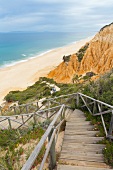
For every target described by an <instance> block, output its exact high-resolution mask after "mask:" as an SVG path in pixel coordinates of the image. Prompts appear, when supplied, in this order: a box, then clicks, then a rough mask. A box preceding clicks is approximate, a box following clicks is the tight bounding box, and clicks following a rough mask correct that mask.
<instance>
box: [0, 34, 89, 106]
mask: <svg viewBox="0 0 113 170" xmlns="http://www.w3.org/2000/svg"><path fill="white" fill-rule="evenodd" d="M91 39H92V37H90V38H86V39H83V40H81V41H78V42H76V43H73V44H70V45H67V46H64V47H61V48H57V49H54V50H52V51H50V52H48V53H46V54H44V55H42V56H37V57H36V58H33V59H29V60H28V61H25V62H23V63H18V64H16V65H14V66H10V67H6V68H1V69H0V103H2V102H3V99H4V96H5V95H6V94H7V93H8V92H9V91H11V90H23V89H25V88H27V87H28V86H30V85H32V84H34V83H35V82H36V81H37V80H38V79H39V77H42V76H47V74H48V73H49V72H50V71H51V70H52V69H54V68H55V67H56V66H57V65H58V64H59V63H61V62H62V58H63V55H69V54H74V53H76V52H77V51H78V50H79V49H80V47H82V46H83V45H84V44H85V43H86V42H88V41H90V40H91Z"/></svg>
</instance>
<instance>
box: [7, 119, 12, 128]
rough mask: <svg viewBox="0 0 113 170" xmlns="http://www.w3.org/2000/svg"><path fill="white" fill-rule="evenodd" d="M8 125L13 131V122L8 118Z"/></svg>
mask: <svg viewBox="0 0 113 170" xmlns="http://www.w3.org/2000/svg"><path fill="white" fill-rule="evenodd" d="M8 123H9V128H10V130H12V126H11V120H10V119H9V118H8Z"/></svg>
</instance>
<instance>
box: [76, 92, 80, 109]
mask: <svg viewBox="0 0 113 170" xmlns="http://www.w3.org/2000/svg"><path fill="white" fill-rule="evenodd" d="M76 100H77V101H76V104H77V107H78V106H79V94H78V93H77V96H76Z"/></svg>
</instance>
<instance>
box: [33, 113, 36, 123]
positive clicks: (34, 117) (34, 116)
mask: <svg viewBox="0 0 113 170" xmlns="http://www.w3.org/2000/svg"><path fill="white" fill-rule="evenodd" d="M33 119H34V124H35V125H36V115H35V113H34V114H33Z"/></svg>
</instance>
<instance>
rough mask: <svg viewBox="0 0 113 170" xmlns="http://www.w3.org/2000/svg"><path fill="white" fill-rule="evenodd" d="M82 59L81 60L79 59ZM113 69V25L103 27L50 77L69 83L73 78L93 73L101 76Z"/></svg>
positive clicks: (52, 72) (51, 73)
mask: <svg viewBox="0 0 113 170" xmlns="http://www.w3.org/2000/svg"><path fill="white" fill-rule="evenodd" d="M79 57H80V58H79ZM111 68H113V23H112V24H110V25H107V26H105V27H103V28H102V29H101V30H100V31H99V32H98V33H97V34H96V35H95V37H94V38H93V39H92V40H91V41H90V42H89V43H88V44H86V45H85V46H84V47H82V48H81V49H80V50H79V51H78V53H77V54H74V55H72V56H71V57H70V59H69V60H68V61H67V62H65V61H63V62H62V63H61V64H60V65H59V66H58V67H57V68H56V69H55V70H53V71H51V72H50V73H49V75H48V77H49V78H53V79H54V80H55V81H57V82H60V83H69V82H71V81H72V78H73V76H74V75H75V74H76V75H85V74H86V73H87V72H93V73H95V74H98V75H101V74H103V73H105V72H107V71H109V70H110V69H111Z"/></svg>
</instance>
